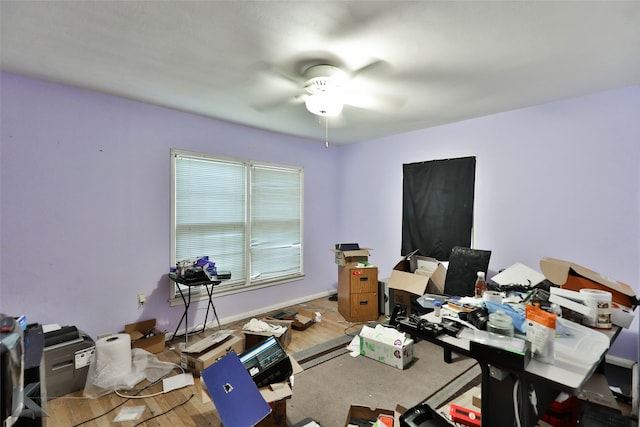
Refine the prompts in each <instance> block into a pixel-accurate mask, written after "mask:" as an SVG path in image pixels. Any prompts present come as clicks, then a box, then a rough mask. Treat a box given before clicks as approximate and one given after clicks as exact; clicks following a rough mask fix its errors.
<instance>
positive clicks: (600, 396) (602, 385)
mask: <svg viewBox="0 0 640 427" xmlns="http://www.w3.org/2000/svg"><path fill="white" fill-rule="evenodd" d="M578 399H579V400H581V401H583V402H588V403H590V404H592V405H598V406H602V407H604V408H608V409H613V410H615V411H618V410H620V407H619V406H618V401H617V400H616V398H615V396H614V395H613V392H612V391H611V389H610V388H609V383H608V382H607V378H606V377H605V375H604V374H598V373H595V374H593V375H592V376H591V378H589V381H587V383H586V384H585V385H584V387H583V388H582V391H581V392H580V394H578Z"/></svg>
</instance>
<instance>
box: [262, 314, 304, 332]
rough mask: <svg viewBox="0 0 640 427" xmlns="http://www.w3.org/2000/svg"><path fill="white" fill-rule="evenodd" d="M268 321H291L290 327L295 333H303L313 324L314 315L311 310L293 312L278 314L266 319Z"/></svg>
mask: <svg viewBox="0 0 640 427" xmlns="http://www.w3.org/2000/svg"><path fill="white" fill-rule="evenodd" d="M267 319H268V320H271V319H274V320H291V327H292V328H293V329H295V330H296V331H304V330H305V329H307V328H309V327H310V326H311V325H313V324H314V323H315V320H314V319H315V313H314V312H313V311H311V310H300V311H298V312H297V313H296V312H295V311H294V312H285V311H282V312H279V313H275V314H274V315H273V316H270V317H268V318H267Z"/></svg>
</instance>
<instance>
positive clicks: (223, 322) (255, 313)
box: [165, 290, 336, 341]
mask: <svg viewBox="0 0 640 427" xmlns="http://www.w3.org/2000/svg"><path fill="white" fill-rule="evenodd" d="M335 293H336V292H335V290H328V291H325V292H320V293H317V294H314V295H307V296H304V297H301V298H297V299H293V300H288V301H282V302H279V303H278V304H274V305H271V306H268V307H260V308H257V309H255V310H252V311H247V312H244V313H239V314H236V315H233V316H227V317H223V318H221V319H219V320H220V325H221V326H225V325H228V324H230V323H235V322H237V321H239V320H242V319H248V318H251V317H255V316H259V315H262V314H264V313H267V312H269V311H275V310H279V309H281V308H284V307H289V306H292V305H297V304H304V303H305V302H309V301H312V300H314V299H318V298H323V297H328V296H329V295H333V294H335ZM217 327H218V322H216V321H215V319H214V320H212V321H211V322H207V328H206V329H216V328H217ZM199 331H202V323H200V324H197V325H194V326H192V327H190V328H189V334H192V333H194V332H196V333H197V332H199ZM184 333H185V329H184V328H183V329H180V330H178V332H177V334H176V335H178V336H180V335H184ZM173 337H174V335H169V334H167V335H166V336H165V341H170V340H172V339H173Z"/></svg>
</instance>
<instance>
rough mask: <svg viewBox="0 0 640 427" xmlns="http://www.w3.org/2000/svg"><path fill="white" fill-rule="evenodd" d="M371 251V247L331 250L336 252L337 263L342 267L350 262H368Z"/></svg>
mask: <svg viewBox="0 0 640 427" xmlns="http://www.w3.org/2000/svg"><path fill="white" fill-rule="evenodd" d="M369 251H371V249H370V248H360V249H357V250H353V251H342V250H340V249H331V252H333V253H334V254H335V263H336V264H337V265H339V266H340V267H344V266H345V265H348V264H355V263H358V262H368V261H369V255H371V253H370V252H369Z"/></svg>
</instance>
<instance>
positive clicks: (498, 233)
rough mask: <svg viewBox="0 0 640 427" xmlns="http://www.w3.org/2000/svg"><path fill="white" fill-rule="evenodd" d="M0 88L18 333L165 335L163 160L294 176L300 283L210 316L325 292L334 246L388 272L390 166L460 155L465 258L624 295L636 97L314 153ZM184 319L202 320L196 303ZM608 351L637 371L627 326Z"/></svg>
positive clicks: (632, 273) (42, 92) (393, 223)
mask: <svg viewBox="0 0 640 427" xmlns="http://www.w3.org/2000/svg"><path fill="white" fill-rule="evenodd" d="M1 83H2V112H1V113H2V123H1V124H2V146H1V148H2V150H1V153H0V156H1V162H2V163H1V165H2V169H1V175H0V178H1V194H0V196H1V199H0V201H1V203H2V204H1V208H0V215H1V216H0V220H1V223H0V224H1V236H2V242H1V250H2V253H1V255H2V258H1V264H0V268H1V271H0V279H1V282H0V310H1V311H3V312H9V313H12V314H22V313H24V314H26V315H27V316H28V318H29V320H30V321H38V322H42V323H48V322H55V323H60V324H74V325H76V326H78V327H80V328H82V329H84V330H85V331H87V332H88V333H90V334H91V335H96V334H100V333H104V332H116V331H118V330H119V329H120V328H122V325H123V324H125V323H130V322H134V321H136V320H144V319H148V318H151V317H155V318H157V319H158V322H159V323H160V327H161V328H163V329H164V328H166V329H167V330H169V331H171V332H172V330H173V329H174V328H175V326H176V324H177V321H178V319H179V317H180V315H181V312H182V308H181V307H169V306H168V304H167V302H166V300H167V298H168V283H167V280H166V278H165V276H164V275H165V273H166V271H167V269H168V264H169V174H170V171H169V166H170V164H169V149H170V148H172V147H175V148H180V149H185V150H192V151H200V152H208V153H213V154H219V155H224V156H232V157H241V158H251V159H255V160H263V161H270V162H275V163H288V164H294V165H301V166H303V167H304V168H305V245H306V252H305V270H306V278H305V280H302V281H299V282H294V283H291V284H286V285H281V286H276V287H270V288H265V289H262V290H258V291H255V292H251V293H248V294H242V295H237V296H228V297H221V298H218V299H216V307H217V309H218V314H219V315H220V317H222V318H223V319H224V318H229V319H230V318H233V317H238V316H241V315H242V314H243V313H246V312H256V311H258V310H260V309H261V308H266V307H274V306H278V305H279V304H284V303H286V302H289V301H291V302H296V301H300V300H304V299H305V298H306V297H309V296H318V295H321V294H324V293H326V292H327V291H329V290H331V289H334V288H335V286H336V279H337V277H336V269H335V265H334V264H333V260H332V257H331V254H330V253H329V252H328V249H329V248H330V247H331V246H332V245H333V243H335V242H339V241H357V242H360V243H361V244H362V245H366V246H369V247H372V248H374V251H373V253H372V257H371V261H372V262H373V263H375V264H377V265H378V266H379V268H380V276H381V277H386V276H388V275H389V274H390V271H391V269H392V268H393V266H394V265H395V263H396V262H397V261H398V260H399V259H400V238H401V214H402V205H401V201H402V191H401V188H402V164H403V163H411V162H418V161H425V160H433V159H443V158H450V157H458V156H468V155H475V156H477V182H476V208H477V212H476V230H475V233H476V234H475V237H476V247H478V248H482V249H491V250H492V251H493V254H492V259H491V266H490V268H491V269H492V270H494V271H497V270H499V269H501V268H505V267H508V266H509V265H511V264H513V263H514V262H522V263H525V264H527V265H529V266H531V267H532V268H536V269H538V268H539V266H538V263H539V260H540V258H542V257H543V256H553V257H557V258H562V259H567V260H571V261H574V262H577V263H579V264H581V265H584V266H586V267H589V268H591V269H593V270H596V271H598V272H601V273H603V274H605V275H608V276H610V277H613V278H615V279H617V280H620V281H623V282H626V283H629V284H630V285H632V286H633V288H634V289H635V290H636V293H640V291H639V287H638V286H639V285H638V284H639V283H640V280H639V279H640V263H638V260H639V259H640V247H639V242H640V229H639V224H638V218H639V217H640V196H639V194H640V172H638V171H640V121H638V120H637V116H638V111H640V88H638V87H635V88H629V89H623V90H616V91H610V92H606V93H601V94H594V95H591V96H587V97H583V98H578V99H571V100H567V101H562V102H556V103H552V104H546V105H541V106H534V107H530V108H525V109H521V110H516V111H511V112H507V113H502V114H496V115H492V116H488V117H483V118H479V119H474V120H468V121H464V122H460V123H455V124H451V125H447V126H440V127H436V128H431V129H425V130H421V131H416V132H411V133H406V134H402V135H396V136H393V137H388V138H382V139H378V140H375V141H369V142H366V143H361V144H354V145H349V146H345V147H332V148H330V149H329V150H326V149H325V148H324V146H323V145H322V144H321V143H315V142H310V141H306V140H301V139H298V138H293V137H289V136H283V135H278V134H273V133H269V132H263V131H259V130H255V129H250V128H246V127H241V126H236V125H232V124H229V123H224V122H219V121H216V120H211V119H206V118H203V117H200V116H195V115H191V114H185V113H181V112H176V111H173V110H168V109H164V108H159V107H154V106H150V105H146V104H141V103H137V102H132V101H128V100H125V99H120V98H116V97H111V96H106V95H102V94H98V93H94V92H90V91H82V90H78V89H74V88H70V87H66V86H61V85H53V84H48V83H44V82H42V81H38V80H33V79H28V78H24V77H20V76H16V75H12V74H6V73H3V74H2V81H1ZM338 207H339V208H338ZM363 219H364V220H363ZM140 291H144V292H146V293H147V295H148V303H147V304H146V305H145V306H144V307H143V309H138V307H137V303H136V295H137V293H138V292H140ZM194 306H195V307H194ZM194 306H192V307H193V308H194V313H193V314H195V316H196V319H195V320H194V321H202V319H203V317H204V310H205V309H206V304H205V303H204V302H201V303H200V304H197V305H196V304H194ZM636 317H637V316H636ZM190 318H191V319H193V315H192V314H191V313H190ZM189 323H190V324H192V322H191V321H190V322H189ZM612 352H613V353H614V354H617V355H619V356H622V357H627V358H631V359H637V358H638V319H637V318H636V320H635V321H634V324H633V325H632V328H630V330H628V331H624V332H623V334H622V335H621V337H620V338H619V339H618V341H617V342H616V344H615V345H614V348H613V350H612Z"/></svg>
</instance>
